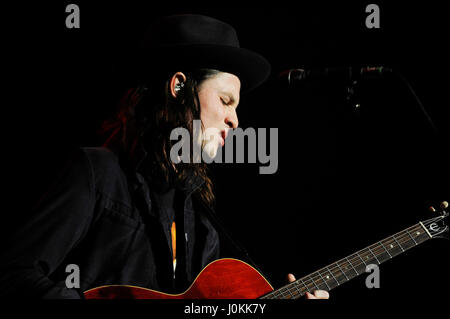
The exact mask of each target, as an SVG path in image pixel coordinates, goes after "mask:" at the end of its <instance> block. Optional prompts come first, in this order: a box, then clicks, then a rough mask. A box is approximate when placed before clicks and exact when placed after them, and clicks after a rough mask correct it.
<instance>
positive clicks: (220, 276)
mask: <svg viewBox="0 0 450 319" xmlns="http://www.w3.org/2000/svg"><path fill="white" fill-rule="evenodd" d="M271 291H273V288H272V286H271V285H270V284H269V282H268V281H267V280H266V279H265V278H264V277H263V276H262V275H261V274H260V273H259V272H258V271H257V270H256V269H255V268H253V267H252V266H250V265H249V264H247V263H245V262H243V261H240V260H237V259H231V258H224V259H218V260H216V261H213V262H212V263H210V264H208V265H207V266H206V267H205V268H204V269H203V270H202V271H201V272H200V274H199V275H198V276H197V278H196V279H195V280H194V282H193V283H192V285H191V286H190V287H189V288H188V290H186V291H185V292H183V293H181V294H166V293H163V292H159V291H155V290H151V289H147V288H141V287H134V286H123V285H111V286H102V287H97V288H93V289H90V290H87V291H85V292H84V296H85V298H86V299H116V298H119V299H256V298H258V297H261V296H263V295H265V294H267V293H269V292H271Z"/></svg>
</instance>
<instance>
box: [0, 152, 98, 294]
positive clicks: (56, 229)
mask: <svg viewBox="0 0 450 319" xmlns="http://www.w3.org/2000/svg"><path fill="white" fill-rule="evenodd" d="M94 184H95V181H94V174H93V172H92V166H91V165H90V162H89V158H88V156H87V155H86V153H85V151H84V150H82V149H78V150H76V151H75V152H74V154H73V156H72V157H71V160H70V161H69V162H68V164H67V165H66V167H65V168H64V169H63V171H62V173H61V174H60V175H59V177H58V178H57V180H56V182H55V183H54V184H53V186H52V187H51V188H50V190H49V191H48V192H47V193H46V194H45V195H44V196H43V197H42V199H41V200H40V201H39V202H38V203H37V205H36V206H35V207H34V208H33V211H32V213H31V214H30V215H29V218H27V219H26V222H25V223H23V224H22V225H21V227H20V229H19V230H18V231H17V232H16V233H15V234H14V235H13V236H11V237H10V238H9V244H8V245H7V247H8V250H7V251H4V252H3V253H2V255H3V256H2V258H1V259H2V264H1V265H0V270H1V271H0V296H7V297H19V296H20V297H24V296H27V297H38V298H70V299H72V298H82V296H81V295H80V294H79V293H78V292H77V290H76V289H68V288H67V287H66V286H65V282H53V281H52V280H50V278H49V276H50V275H51V274H52V273H53V272H54V271H55V269H56V268H57V267H58V266H62V267H64V269H65V267H66V265H61V263H62V262H63V260H64V258H65V256H66V255H67V253H68V252H69V251H70V250H71V249H73V248H74V247H75V246H76V245H77V243H78V242H79V241H80V240H81V239H82V238H83V237H84V235H85V234H86V232H87V230H88V229H89V226H90V224H91V222H92V219H93V215H94V207H95V190H94V187H95V186H94ZM80 271H81V272H82V270H80ZM68 275H69V274H68Z"/></svg>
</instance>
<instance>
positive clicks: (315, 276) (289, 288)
mask: <svg viewBox="0 0 450 319" xmlns="http://www.w3.org/2000/svg"><path fill="white" fill-rule="evenodd" d="M415 226H417V225H415ZM413 227H414V226H412V227H410V228H408V229H407V230H404V231H402V232H399V233H402V236H401V237H399V238H397V241H398V243H397V242H396V241H395V240H393V239H390V238H386V239H384V240H382V241H380V243H381V242H383V241H387V240H389V241H388V242H389V243H395V244H396V245H397V246H399V247H400V246H401V244H405V243H407V242H411V239H412V238H411V236H410V235H408V234H407V231H409V230H410V229H411V228H413ZM399 233H398V234H399ZM394 236H395V235H394ZM394 236H391V237H394ZM417 237H418V236H416V238H417ZM405 238H406V240H404V239H405ZM377 244H378V243H377ZM377 244H373V245H371V246H369V248H370V247H372V246H374V245H377ZM400 248H401V247H400ZM408 248H411V247H408ZM408 248H407V249H408ZM366 249H367V248H365V249H362V250H360V251H358V252H356V253H354V254H352V255H350V256H348V257H346V258H344V259H341V260H339V261H337V262H335V263H334V264H338V263H339V262H341V265H342V266H344V265H346V266H345V269H346V270H348V269H349V267H348V265H350V266H351V269H352V270H353V272H354V273H355V274H356V276H358V275H360V273H358V272H357V271H356V269H355V268H358V267H359V266H362V265H363V264H364V265H366V264H365V262H364V259H362V258H361V257H367V256H369V252H368V253H367V254H363V253H361V254H360V252H362V251H363V250H366ZM380 250H381V251H382V252H386V253H387V250H384V249H380V248H379V247H378V249H372V252H375V253H376V254H377V255H379V251H380ZM403 251H405V250H403ZM355 255H356V256H355ZM358 255H359V256H358ZM372 255H373V256H375V255H374V254H372ZM352 256H355V257H352ZM344 260H348V262H347V261H344ZM355 260H357V262H355ZM360 260H361V261H362V262H361V261H360ZM374 260H375V259H374ZM326 268H328V269H329V270H330V271H327V272H329V273H331V274H333V279H334V280H335V281H336V282H337V283H338V284H339V281H338V280H337V279H336V277H335V276H334V275H335V274H336V273H333V271H334V270H337V269H338V267H337V266H332V265H329V266H326V267H324V268H322V269H320V270H318V271H316V272H314V273H312V274H311V275H309V276H308V278H306V279H307V280H303V279H305V277H303V278H300V279H298V280H296V281H294V282H292V283H290V284H288V285H286V286H284V287H282V288H280V289H278V290H276V291H273V292H271V293H270V294H272V295H273V296H274V297H275V296H276V294H279V295H281V297H290V296H289V295H291V296H292V297H294V298H295V297H299V296H303V295H304V294H305V292H306V291H308V290H311V289H309V288H312V289H314V288H318V289H320V288H319V285H323V284H324V283H325V285H326V286H327V287H328V288H329V285H328V284H327V282H326V281H325V279H323V276H322V274H321V272H322V271H323V270H325V269H326ZM339 271H340V272H342V274H345V272H344V271H342V270H341V269H339ZM336 276H337V277H342V275H341V274H340V273H339V274H338V275H336ZM356 276H354V277H356ZM346 278H348V277H346ZM346 281H347V280H346ZM300 283H302V284H303V286H304V287H300V289H301V291H299V288H298V287H297V286H298V285H299V284H300ZM339 285H340V284H339ZM294 288H295V289H294ZM305 289H306V290H305ZM303 290H304V291H303ZM270 294H268V295H270ZM285 294H286V295H287V296H286V295H285Z"/></svg>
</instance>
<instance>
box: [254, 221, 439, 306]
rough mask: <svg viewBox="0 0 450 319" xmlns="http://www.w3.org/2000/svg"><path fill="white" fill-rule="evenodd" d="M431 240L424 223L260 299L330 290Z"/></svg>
mask: <svg viewBox="0 0 450 319" xmlns="http://www.w3.org/2000/svg"><path fill="white" fill-rule="evenodd" d="M430 238H431V236H430V234H429V233H428V231H427V230H426V228H425V227H424V226H423V224H422V223H418V224H416V225H413V226H411V227H409V228H407V229H405V230H403V231H401V232H399V233H397V234H395V235H392V236H390V237H387V238H385V239H383V240H381V241H379V242H377V243H375V244H373V245H370V246H369V247H366V248H364V249H361V250H360V251H357V252H356V253H354V254H352V255H349V256H347V257H345V258H343V259H341V260H338V261H337V262H335V263H332V264H330V265H328V266H326V267H324V268H322V269H319V270H318V271H316V272H313V273H312V274H310V275H308V276H305V277H303V278H301V279H298V280H296V281H294V282H291V283H289V284H288V285H286V286H284V287H281V288H280V289H277V290H274V291H272V292H270V293H268V294H266V295H264V296H262V297H261V298H262V299H297V298H300V297H302V296H304V295H305V294H306V292H311V291H313V290H326V291H329V290H331V289H334V288H336V287H338V286H340V285H342V284H343V283H345V282H347V281H349V280H350V279H353V278H355V277H357V276H359V275H361V274H363V273H365V272H366V270H369V269H371V268H370V266H369V265H372V264H377V265H379V264H381V263H383V262H385V261H386V260H389V259H391V258H393V257H395V256H397V255H400V254H401V253H403V252H405V251H406V250H408V249H410V248H412V247H415V246H417V245H419V244H421V243H423V242H425V241H426V240H428V239H430Z"/></svg>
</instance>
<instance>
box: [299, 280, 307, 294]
mask: <svg viewBox="0 0 450 319" xmlns="http://www.w3.org/2000/svg"><path fill="white" fill-rule="evenodd" d="M299 280H300V281H301V283H302V285H303V287H305V292H306V291H308V286H307V285H305V283H304V282H303V280H302V279H299Z"/></svg>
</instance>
